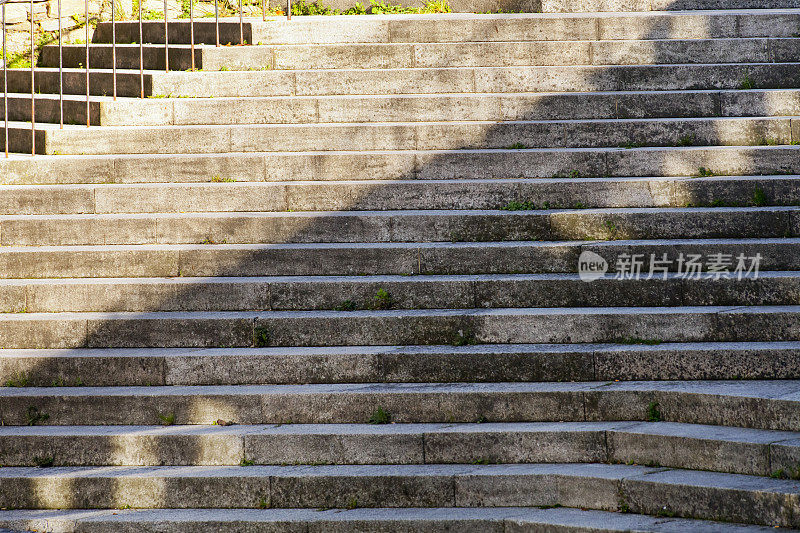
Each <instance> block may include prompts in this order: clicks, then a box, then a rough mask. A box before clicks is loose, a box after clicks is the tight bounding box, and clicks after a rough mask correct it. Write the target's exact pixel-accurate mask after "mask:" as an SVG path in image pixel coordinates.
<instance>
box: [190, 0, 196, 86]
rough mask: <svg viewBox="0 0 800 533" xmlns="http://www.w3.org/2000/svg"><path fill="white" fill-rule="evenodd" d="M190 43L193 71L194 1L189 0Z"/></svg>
mask: <svg viewBox="0 0 800 533" xmlns="http://www.w3.org/2000/svg"><path fill="white" fill-rule="evenodd" d="M189 42H190V43H191V44H190V46H191V47H192V70H194V69H195V68H194V0H189Z"/></svg>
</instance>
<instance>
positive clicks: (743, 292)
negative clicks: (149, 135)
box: [0, 259, 800, 313]
mask: <svg viewBox="0 0 800 533" xmlns="http://www.w3.org/2000/svg"><path fill="white" fill-rule="evenodd" d="M732 261H733V259H732ZM734 266H735V261H733V264H732V265H731V267H730V268H731V270H733V268H734ZM745 268H747V267H745ZM659 275H660V273H657V274H656V279H653V280H649V281H644V280H602V281H601V280H598V281H595V282H592V283H586V282H583V281H581V280H578V279H575V280H549V281H547V280H523V279H517V280H514V279H505V280H502V279H501V280H497V279H494V280H451V281H435V280H430V281H407V280H397V279H393V280H381V281H373V282H368V281H357V280H352V279H351V280H339V281H336V282H328V283H326V282H319V281H317V282H312V281H287V282H282V281H280V280H270V281H258V280H252V281H231V282H227V283H226V282H220V283H213V284H209V283H203V282H202V281H197V282H196V283H187V284H183V283H182V284H174V283H164V284H158V283H136V282H135V281H134V282H133V283H131V282H125V283H113V282H110V283H103V284H101V283H91V284H66V283H65V284H60V285H59V284H47V285H44V284H29V285H27V286H26V285H22V284H16V283H15V284H13V285H7V284H4V285H0V313H22V312H28V313H62V312H92V311H98V312H115V311H126V312H135V311H261V310H274V311H281V310H292V311H294V310H332V309H335V308H336V307H337V306H340V305H343V302H351V303H352V304H353V306H355V307H357V308H358V309H373V308H375V306H376V305H377V304H376V302H377V300H376V296H375V294H377V293H378V291H379V290H381V289H383V290H385V291H387V292H388V293H389V295H390V296H391V307H392V308H394V309H471V308H475V307H479V308H480V307H482V308H496V307H603V306H619V307H626V306H653V307H658V306H686V305H689V306H695V305H697V306H699V305H732V306H733V305H794V304H797V303H798V302H800V277H792V278H763V277H762V278H761V279H758V280H753V279H749V280H737V279H736V277H735V275H734V277H733V278H732V279H720V280H703V281H697V280H689V281H684V280H679V279H670V280H668V281H665V280H659V279H658V277H659ZM643 277H645V278H646V277H647V274H646V273H645V274H644V276H643Z"/></svg>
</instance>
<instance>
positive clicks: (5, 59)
mask: <svg viewBox="0 0 800 533" xmlns="http://www.w3.org/2000/svg"><path fill="white" fill-rule="evenodd" d="M3 115H4V119H5V135H4V137H5V144H6V158H8V54H7V53H6V5H5V4H3Z"/></svg>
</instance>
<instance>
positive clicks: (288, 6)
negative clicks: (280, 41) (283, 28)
mask: <svg viewBox="0 0 800 533" xmlns="http://www.w3.org/2000/svg"><path fill="white" fill-rule="evenodd" d="M286 20H292V0H286Z"/></svg>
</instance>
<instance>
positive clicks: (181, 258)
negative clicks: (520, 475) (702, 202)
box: [0, 238, 800, 279]
mask: <svg viewBox="0 0 800 533" xmlns="http://www.w3.org/2000/svg"><path fill="white" fill-rule="evenodd" d="M584 251H591V252H593V253H596V254H598V255H600V257H602V258H603V259H604V260H605V261H606V262H607V263H608V271H609V272H612V273H613V272H617V270H618V269H617V267H616V265H617V262H618V260H619V259H620V257H621V255H622V254H627V257H631V256H632V255H634V254H635V255H638V256H639V257H640V258H641V262H642V269H643V271H644V272H648V273H649V271H650V268H651V255H653V256H655V257H656V258H657V259H658V260H659V263H658V264H656V263H652V265H653V266H654V267H655V266H659V265H660V266H662V267H663V268H666V269H667V270H668V271H670V272H676V271H678V270H680V271H681V272H684V271H685V266H683V265H679V262H678V261H679V258H680V256H681V254H683V257H684V259H686V258H687V257H689V256H690V255H699V256H700V257H701V258H708V257H710V256H711V255H712V254H718V253H721V254H724V255H730V256H732V257H734V258H738V257H739V256H740V255H744V256H745V257H755V256H756V254H759V253H760V254H761V262H760V265H759V268H760V269H761V270H800V239H796V238H776V239H735V238H734V239H708V240H696V239H670V240H637V241H626V240H621V241H606V242H585V241H566V242H565V241H554V242H548V241H522V242H520V241H517V242H472V243H469V242H458V243H447V242H440V243H293V244H249V245H247V244H240V245H237V244H195V245H192V244H183V245H171V244H167V245H164V244H162V245H93V246H21V247H13V246H6V247H2V248H0V267H2V268H0V279H19V278H31V279H43V278H113V277H118V276H126V277H145V278H146V277H178V276H195V277H199V276H297V275H307V276H336V275H351V276H355V275H359V276H360V275H380V274H385V275H403V276H407V275H414V274H427V275H433V274H449V275H453V274H509V273H528V274H536V273H563V272H577V269H578V258H579V256H580V254H581V253H582V252H584ZM665 254H666V262H664V263H661V260H663V259H664V255H665ZM702 269H703V270H705V269H706V267H705V264H704V265H703V267H702Z"/></svg>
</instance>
